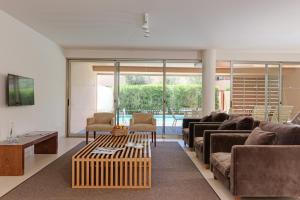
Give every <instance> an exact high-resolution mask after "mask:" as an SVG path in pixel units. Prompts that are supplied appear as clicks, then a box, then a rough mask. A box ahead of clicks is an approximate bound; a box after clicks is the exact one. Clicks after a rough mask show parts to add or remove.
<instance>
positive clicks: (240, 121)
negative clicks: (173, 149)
mask: <svg viewBox="0 0 300 200" xmlns="http://www.w3.org/2000/svg"><path fill="white" fill-rule="evenodd" d="M258 125H259V121H254V119H253V118H252V117H249V116H238V117H234V118H232V119H229V120H227V121H224V122H223V123H222V124H220V125H219V126H218V127H217V129H218V130H216V129H213V130H211V129H210V127H203V129H202V130H201V131H196V130H195V131H194V134H195V140H194V148H195V152H196V156H197V158H198V159H199V160H201V161H203V162H204V164H209V163H210V135H211V134H221V133H235V132H236V133H251V131H252V130H253V129H254V128H255V127H257V126H258ZM197 126H198V125H196V127H195V129H197V128H199V127H197ZM200 127H201V126H200ZM224 129H225V130H224ZM230 129H231V130H230ZM197 134H199V135H200V136H201V135H203V138H198V135H197Z"/></svg>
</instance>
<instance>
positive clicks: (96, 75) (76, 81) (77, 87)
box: [69, 62, 114, 135]
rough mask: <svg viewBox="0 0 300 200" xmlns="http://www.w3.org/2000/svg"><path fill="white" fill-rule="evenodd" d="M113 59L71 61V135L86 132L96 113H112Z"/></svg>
mask: <svg viewBox="0 0 300 200" xmlns="http://www.w3.org/2000/svg"><path fill="white" fill-rule="evenodd" d="M113 69H114V63H113V62H71V73H70V93H71V96H70V124H69V126H70V134H82V135H84V134H85V127H86V120H87V118H88V117H92V116H93V114H94V113H95V112H113V109H112V107H111V102H110V101H111V99H112V94H111V90H113V87H114V85H113V72H112V70H113Z"/></svg>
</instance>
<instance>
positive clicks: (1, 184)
mask: <svg viewBox="0 0 300 200" xmlns="http://www.w3.org/2000/svg"><path fill="white" fill-rule="evenodd" d="M83 140H84V139H82V138H64V137H62V138H59V139H58V154H48V155H42V154H36V155H34V154H33V147H29V148H27V149H25V173H24V175H23V176H0V197H1V196H3V195H4V194H6V193H7V192H9V191H10V190H12V189H13V188H15V187H16V186H18V185H19V184H20V183H22V182H23V181H25V180H26V179H28V178H29V177H31V176H32V175H34V174H35V173H37V172H38V171H40V170H41V169H43V168H44V167H45V166H47V165H48V164H49V163H51V162H53V161H54V160H56V159H57V158H58V157H60V156H61V155H63V154H64V153H66V152H67V151H69V150H70V149H72V148H73V147H74V146H76V145H77V144H78V143H80V142H81V141H83Z"/></svg>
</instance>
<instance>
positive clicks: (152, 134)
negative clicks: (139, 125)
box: [151, 132, 153, 143]
mask: <svg viewBox="0 0 300 200" xmlns="http://www.w3.org/2000/svg"><path fill="white" fill-rule="evenodd" d="M151 143H153V132H151Z"/></svg>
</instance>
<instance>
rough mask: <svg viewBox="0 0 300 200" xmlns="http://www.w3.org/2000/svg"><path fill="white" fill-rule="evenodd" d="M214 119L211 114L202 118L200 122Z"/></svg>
mask: <svg viewBox="0 0 300 200" xmlns="http://www.w3.org/2000/svg"><path fill="white" fill-rule="evenodd" d="M211 121H212V116H211V115H206V116H204V117H202V118H201V120H200V122H211Z"/></svg>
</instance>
